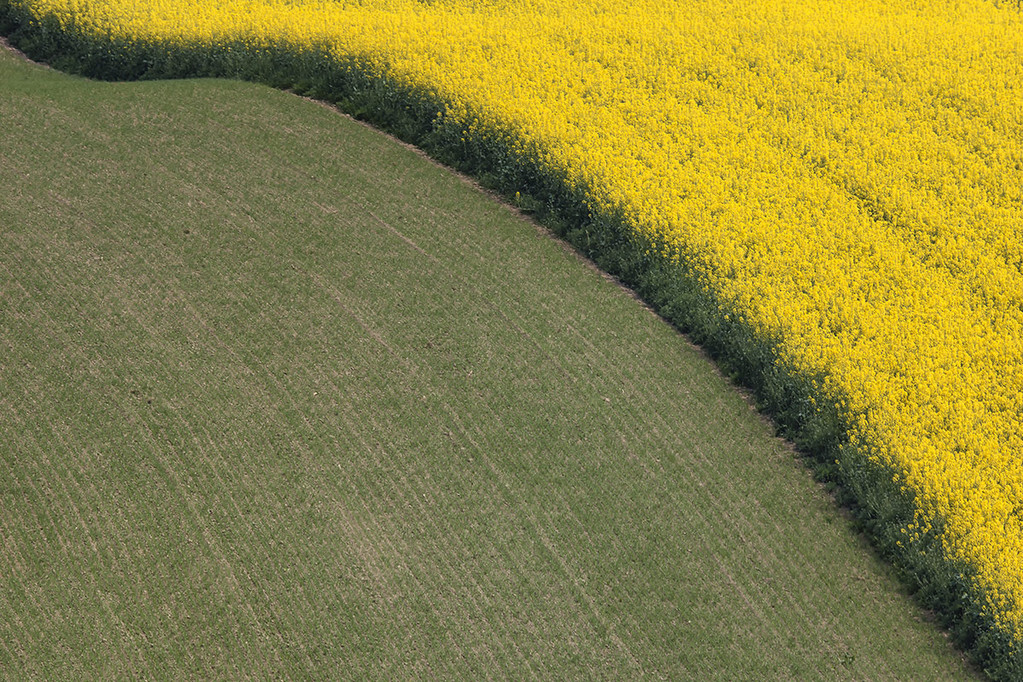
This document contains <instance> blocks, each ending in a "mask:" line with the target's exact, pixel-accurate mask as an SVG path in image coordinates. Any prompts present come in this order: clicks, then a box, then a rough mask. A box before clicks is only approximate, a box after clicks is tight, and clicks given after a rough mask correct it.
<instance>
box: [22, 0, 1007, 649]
mask: <svg viewBox="0 0 1023 682" xmlns="http://www.w3.org/2000/svg"><path fill="white" fill-rule="evenodd" d="M9 1H10V3H11V4H12V5H13V6H19V7H22V8H23V9H24V11H28V12H31V13H33V14H35V15H36V16H42V15H44V14H51V15H53V16H56V17H58V18H60V20H61V22H62V23H63V26H64V28H65V30H68V31H75V32H78V33H81V34H83V35H92V36H97V37H102V38H104V39H110V38H112V39H115V40H119V41H125V42H131V41H137V42H139V43H144V44H150V43H154V42H155V43H165V44H167V45H170V46H174V45H197V46H204V45H225V44H232V45H241V43H246V44H248V45H249V46H250V47H251V48H252V49H257V48H260V47H261V46H267V45H281V44H285V45H291V46H294V47H295V48H296V49H301V48H302V47H306V46H316V47H318V48H319V49H322V50H326V51H327V52H328V53H329V54H333V55H336V56H337V57H338V58H344V57H349V56H352V55H356V56H359V57H360V58H362V59H364V60H365V63H366V65H367V68H370V69H372V70H373V71H374V73H377V74H380V75H386V76H388V77H389V78H390V79H392V81H394V82H398V83H402V84H407V85H411V86H414V87H417V88H421V89H425V90H427V91H429V92H432V93H435V94H436V96H437V98H438V101H439V102H443V103H444V104H443V107H440V106H439V107H438V109H439V111H438V116H440V117H443V118H445V119H446V120H451V119H453V120H456V121H459V122H460V123H462V124H464V125H465V126H466V127H467V129H468V132H467V135H469V136H470V137H471V136H473V135H477V136H483V137H486V136H494V135H496V134H497V133H496V132H495V131H501V134H502V135H503V136H504V137H503V138H502V139H503V140H504V142H505V143H506V144H508V145H511V146H512V147H513V148H514V149H515V151H516V153H517V154H520V155H522V156H523V157H527V158H530V159H533V160H539V162H540V163H541V164H542V166H543V167H545V168H548V169H550V170H551V172H552V173H558V174H561V175H564V176H566V177H568V179H569V183H570V184H572V185H573V186H574V187H577V188H579V189H581V190H583V191H585V192H586V193H587V202H588V204H589V205H590V206H591V208H592V210H593V211H595V212H601V211H622V212H624V214H625V215H627V216H628V220H629V221H630V226H631V228H632V229H634V230H636V231H637V232H640V233H642V234H644V235H646V236H648V237H649V238H651V239H652V241H653V242H654V243H655V244H657V245H659V248H660V249H661V250H662V251H663V253H664V254H666V255H667V256H669V257H671V258H677V259H685V260H686V262H688V263H690V264H691V265H692V266H693V267H695V268H696V270H697V272H698V273H699V276H700V279H701V281H702V282H703V283H704V284H705V285H706V286H707V287H708V288H709V289H710V290H711V291H713V292H714V295H715V296H716V297H717V298H718V299H719V300H720V301H722V304H723V305H722V313H721V314H722V315H725V314H729V315H739V316H741V317H742V319H743V320H745V321H746V322H747V323H749V324H750V325H752V326H753V327H754V328H755V329H756V330H757V331H758V333H759V334H761V335H762V336H763V337H764V338H766V339H770V340H771V341H773V342H776V343H777V344H778V346H777V347H778V349H779V351H780V357H779V359H778V362H780V363H783V364H784V365H785V366H786V367H788V368H790V369H791V370H793V371H795V372H799V373H805V375H806V376H821V377H824V379H823V380H822V382H821V384H820V385H819V387H818V389H819V390H818V393H817V396H816V399H817V400H818V401H819V402H820V403H822V404H823V403H824V402H825V401H827V402H828V403H829V404H832V405H837V406H838V409H839V411H840V413H841V415H842V416H843V418H844V419H845V421H846V422H847V423H848V424H849V425H850V434H849V437H850V440H851V442H852V444H853V445H855V446H856V447H858V448H861V449H862V451H863V452H865V453H866V454H867V456H869V457H871V458H873V459H875V460H877V461H880V462H884V463H887V464H889V465H891V466H893V467H894V468H895V469H896V470H898V471H899V472H901V473H900V481H899V482H900V483H901V484H902V485H904V486H906V488H907V489H908V490H911V491H913V492H914V493H915V494H916V495H917V499H918V501H919V502H918V504H919V508H918V514H917V519H916V521H915V523H914V524H911V525H910V527H908V528H907V529H906V531H907V538H912V537H913V536H914V535H917V534H919V533H922V532H926V531H927V530H929V529H930V527H931V524H932V523H933V522H934V521H935V519H941V520H943V522H944V525H943V526H942V527H943V529H944V530H943V536H942V542H943V545H944V548H945V550H946V552H947V553H948V554H949V555H950V556H952V557H956V558H958V559H962V560H964V561H965V562H967V563H968V564H969V565H970V566H972V567H973V568H974V569H975V572H976V579H977V581H978V587H979V588H980V592H981V593H982V594H985V595H987V596H986V600H987V603H986V604H984V605H983V607H984V608H985V609H986V610H987V612H988V614H989V615H990V616H991V617H992V618H994V620H995V622H996V623H997V624H998V626H999V627H1001V628H1003V629H1004V630H1005V631H1006V632H1008V633H1010V634H1011V635H1012V636H1013V637H1016V638H1017V639H1018V638H1019V637H1020V636H1021V634H1023V527H1021V519H1023V430H1021V426H1023V418H1021V415H1023V13H1021V12H1020V11H1019V10H1018V9H1017V8H1016V7H1015V5H1012V6H1010V5H1007V4H999V3H998V2H996V1H991V0H756V1H755V2H749V1H748V0H743V1H738V0H685V1H681V0H584V1H582V2H579V1H578V0H515V1H514V2H510V1H508V0H475V1H473V0H433V1H430V0H338V1H334V2H331V1H327V0H322V1H314V0H308V1H305V0H224V1H222V2H216V3H213V2H208V1H207V0H203V1H197V0H9Z"/></svg>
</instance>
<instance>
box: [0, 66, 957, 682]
mask: <svg viewBox="0 0 1023 682" xmlns="http://www.w3.org/2000/svg"><path fill="white" fill-rule="evenodd" d="M0 120H2V121H3V122H4V133H3V135H2V136H0V467H2V470H3V472H4V473H3V475H0V677H3V678H6V679H12V680H13V679H27V678H35V679H90V678H117V679H123V678H130V677H143V678H168V679H169V678H192V679H200V678H202V679H245V678H258V679H267V678H273V677H280V678H285V679H288V678H291V679H338V678H359V679H388V680H390V679H408V678H423V677H427V678H430V677H448V678H460V679H477V678H493V677H497V678H504V677H508V678H513V679H524V678H548V679H565V678H575V679H597V678H606V679H637V678H640V677H643V676H648V677H650V678H655V679H656V678H675V679H687V678H692V679H727V680H734V679H798V680H805V679H836V678H841V679H871V680H877V679H899V680H911V679H912V680H945V679H971V677H973V675H974V674H973V673H972V672H971V671H969V670H968V669H967V668H966V666H965V665H964V664H963V662H962V660H961V658H960V656H959V655H957V654H956V653H955V652H954V651H953V650H952V649H951V647H950V646H948V644H947V643H946V642H945V640H944V638H943V637H942V635H940V634H939V633H938V631H937V630H936V629H935V628H934V627H933V626H932V625H931V624H929V623H928V622H926V618H925V617H924V615H923V614H921V613H920V612H919V611H918V610H916V609H915V608H914V607H913V606H912V605H911V603H910V600H909V599H908V598H907V597H905V596H904V595H903V594H901V593H900V590H899V588H898V587H897V586H896V584H895V582H894V581H893V580H892V578H891V576H890V575H888V574H887V572H886V568H885V567H884V566H882V565H880V564H879V563H878V562H877V561H875V560H874V559H873V558H872V557H871V555H870V553H869V552H868V551H866V550H865V547H864V544H863V542H862V541H861V539H860V538H859V537H857V536H856V535H855V534H853V533H852V532H851V531H850V530H849V527H848V524H847V523H846V522H845V521H844V520H843V518H842V516H841V514H840V513H839V512H838V511H836V510H835V508H834V506H833V504H832V503H831V501H830V500H829V499H828V498H827V496H825V495H824V494H822V493H821V491H820V490H819V488H818V486H817V485H816V484H814V483H813V481H812V480H811V478H810V475H809V474H808V473H807V471H806V470H805V468H804V467H803V466H802V465H801V464H800V462H799V461H798V460H797V459H796V456H795V455H794V454H793V453H792V452H791V450H790V449H789V448H788V447H787V446H786V445H785V444H784V443H782V442H780V441H778V440H777V439H775V438H773V437H772V435H771V430H770V427H769V426H768V425H767V424H766V423H764V421H763V420H762V419H761V418H760V417H759V416H758V415H757V414H756V413H755V412H754V411H753V410H752V408H751V407H750V405H749V404H748V402H747V401H746V400H745V399H744V398H743V397H742V396H741V395H740V394H739V393H737V392H736V391H735V390H734V389H733V388H732V387H731V386H730V385H729V384H728V383H727V381H726V380H725V379H723V378H722V377H721V376H720V375H719V374H718V373H717V372H716V371H715V369H714V368H713V366H712V365H711V364H710V363H709V362H708V361H707V360H706V359H705V358H704V357H703V356H702V355H701V354H700V353H699V352H698V351H697V350H695V349H693V348H692V347H691V346H689V345H688V344H687V343H686V342H685V340H684V339H683V338H681V337H680V336H679V335H677V334H676V333H674V332H673V331H672V330H671V329H670V328H669V327H668V326H667V325H665V324H664V323H663V322H661V321H660V320H659V319H658V318H656V317H655V316H654V315H652V314H651V313H649V312H648V311H647V310H646V309H645V308H643V307H642V306H641V305H640V304H638V303H637V302H636V301H635V300H634V299H633V298H631V297H630V296H629V295H628V294H627V293H625V292H624V291H623V290H621V289H620V288H618V287H617V286H616V285H615V284H614V283H612V282H610V281H608V280H607V279H606V278H604V277H603V276H601V275H600V274H599V273H597V272H596V271H594V270H593V269H592V268H590V267H588V266H587V265H586V264H584V263H583V262H582V261H580V260H579V259H578V258H577V257H576V256H575V255H574V254H572V253H570V252H568V251H567V250H566V249H565V248H563V247H562V246H560V245H559V244H558V243H557V242H555V241H554V240H552V239H550V238H548V236H547V235H545V234H544V233H543V232H541V231H540V230H539V229H538V228H536V227H535V226H533V225H532V224H530V223H528V222H527V221H525V220H523V219H522V218H521V217H520V216H518V215H516V214H515V213H514V212H513V211H512V210H510V209H509V208H508V207H506V206H503V205H500V204H498V203H496V202H495V201H493V200H492V199H490V198H489V197H487V196H485V195H483V194H481V193H480V192H479V191H477V190H476V189H475V188H474V187H472V186H470V185H469V184H467V183H466V182H464V181H463V180H461V179H459V178H458V177H456V176H454V175H452V174H450V173H449V172H446V171H444V170H442V169H440V168H437V167H436V166H434V165H432V164H431V163H429V162H427V161H425V160H424V159H423V158H422V157H421V156H419V155H418V154H417V153H416V152H415V151H413V150H410V149H408V148H405V147H402V146H400V145H398V144H396V143H394V142H393V141H392V140H390V139H388V138H386V137H384V136H382V135H380V134H378V133H376V132H374V131H372V130H369V129H367V128H365V127H363V126H360V125H358V124H356V123H353V122H351V121H349V120H347V119H345V118H342V117H340V116H338V115H337V114H336V113H334V112H333V111H331V110H329V109H327V108H325V107H322V106H319V105H317V104H314V103H311V102H308V101H304V100H301V99H299V98H297V97H294V96H291V95H288V94H285V93H281V92H277V91H272V90H269V89H267V88H263V87H258V86H254V85H247V84H241V83H236V82H226V81H194V80H192V81H175V82H158V83H132V84H124V83H113V84H111V83H94V82H89V81H85V80H79V79H72V78H69V77H67V76H64V75H60V74H57V73H54V72H51V71H47V70H45V69H42V68H40V67H36V66H33V65H29V64H26V63H24V62H21V61H19V60H17V59H16V58H15V57H13V56H12V55H10V54H8V53H5V52H0Z"/></svg>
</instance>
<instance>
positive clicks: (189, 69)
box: [0, 4, 1023, 679]
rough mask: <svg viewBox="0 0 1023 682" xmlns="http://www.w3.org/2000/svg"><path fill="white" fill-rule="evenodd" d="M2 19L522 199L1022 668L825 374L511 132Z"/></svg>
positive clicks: (27, 32)
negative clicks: (353, 127)
mask: <svg viewBox="0 0 1023 682" xmlns="http://www.w3.org/2000/svg"><path fill="white" fill-rule="evenodd" d="M0 10H2V11H4V22H5V24H6V25H5V30H7V31H8V32H9V33H11V34H12V37H13V39H14V41H15V43H16V44H17V45H19V46H20V47H22V48H23V49H25V50H26V52H28V53H29V54H30V55H31V56H34V57H36V58H41V59H46V60H49V61H52V62H54V63H55V64H57V65H59V66H61V67H62V68H66V69H72V70H78V71H80V72H82V73H86V74H88V75H91V76H94V77H99V78H108V79H125V78H127V79H131V78H166V77H180V76H194V75H199V76H226V77H232V78H244V79H251V80H257V81H260V82H265V83H269V84H271V85H274V86H276V87H284V88H291V89H295V90H297V91H299V92H303V93H307V94H310V95H311V96H314V97H316V98H319V99H324V100H327V101H330V102H333V103H336V104H337V105H338V106H340V107H341V108H342V109H344V110H346V111H349V112H351V113H353V114H355V115H356V116H359V117H362V118H365V119H368V120H370V121H372V122H374V123H376V124H378V125H380V126H382V127H384V128H386V129H388V130H390V131H392V132H394V133H396V134H397V135H399V136H400V137H402V138H403V139H406V140H408V141H411V142H413V143H414V144H416V145H418V146H420V147H422V148H424V149H426V150H427V151H429V152H430V153H431V154H433V155H435V156H436V157H437V158H439V159H441V160H443V161H444V162H445V163H449V164H451V165H453V166H455V167H457V168H460V169H462V170H465V171H467V172H470V173H472V174H475V175H476V176H477V177H480V178H481V180H482V181H483V182H484V183H485V184H486V185H488V186H491V187H494V188H496V189H499V190H500V191H502V192H505V193H506V194H507V195H508V196H512V193H514V196H515V197H516V200H517V201H519V202H520V203H521V205H522V206H523V207H524V208H526V209H527V210H529V211H531V212H533V213H535V215H536V216H537V217H538V218H540V219H541V220H542V221H544V222H545V223H546V224H548V225H549V226H551V227H552V228H553V229H555V231H557V232H558V233H559V234H560V235H562V236H563V237H565V238H566V239H567V240H568V241H569V242H570V243H572V244H573V245H575V246H576V247H577V248H579V249H580V250H581V251H582V252H584V253H585V254H587V255H588V256H590V257H591V258H593V259H594V261H595V262H596V263H598V264H599V265H600V266H601V267H602V268H604V269H605V270H607V271H608V272H610V273H612V274H613V275H615V276H616V277H618V278H620V279H621V280H622V281H623V282H625V283H627V284H628V285H630V286H632V287H633V288H634V289H635V290H636V291H637V292H638V293H639V294H640V295H641V296H642V297H643V298H644V300H646V301H648V302H649V303H650V304H651V305H652V306H653V307H654V308H655V309H656V310H657V311H658V312H659V313H660V314H661V315H663V316H664V317H665V318H666V319H668V320H670V321H671V322H672V323H673V324H675V325H676V326H677V327H678V328H680V329H682V330H683V331H685V332H687V333H689V334H690V335H691V336H692V337H693V338H694V339H695V340H696V341H697V342H698V343H700V344H702V345H703V346H704V347H705V348H707V349H708V350H709V351H710V352H711V353H712V354H713V355H715V357H717V358H718V359H719V361H720V362H721V363H722V366H723V367H724V368H725V369H726V371H728V372H729V373H730V374H731V375H732V376H733V378H734V379H736V380H737V381H740V382H742V383H744V384H746V385H748V386H750V387H752V388H753V389H754V390H755V392H756V394H757V396H758V398H759V400H760V401H761V407H762V408H763V409H765V410H766V411H768V412H769V413H771V414H772V415H773V416H774V418H775V419H776V421H777V423H778V424H779V426H780V428H781V430H782V432H783V433H784V434H785V435H786V436H787V437H790V438H792V439H793V440H794V441H795V442H796V443H797V444H799V446H800V447H801V448H802V449H803V450H805V451H806V452H808V453H810V454H812V455H813V456H814V457H815V459H816V461H817V462H818V467H817V470H818V473H819V474H820V475H821V476H822V477H823V478H825V479H826V480H829V481H834V482H837V483H838V484H839V486H840V490H841V491H843V494H845V495H846V497H845V498H844V499H845V501H847V502H850V503H852V504H854V505H855V507H856V510H857V513H858V515H859V518H860V520H861V521H862V523H863V524H864V527H865V528H866V529H867V530H868V532H869V534H870V535H871V536H872V537H873V538H874V539H875V541H876V543H877V545H878V547H879V548H880V550H881V552H882V554H884V555H885V556H886V557H887V558H889V559H891V560H892V561H893V562H894V563H895V564H896V565H897V566H900V567H901V569H902V570H903V571H904V573H905V574H906V576H907V580H908V581H909V582H911V583H916V584H917V586H918V587H919V588H920V589H919V591H918V595H919V596H920V599H921V601H922V602H923V603H924V604H925V605H927V606H928V607H932V608H934V609H936V610H937V611H938V612H939V613H940V614H941V615H942V618H943V620H944V622H945V623H946V624H947V625H948V626H949V627H950V628H951V630H952V632H953V634H954V635H955V637H956V639H957V641H958V642H959V643H960V644H961V645H962V646H964V647H965V648H966V649H968V650H971V651H972V652H973V653H974V654H975V655H976V656H977V657H978V659H979V660H980V661H981V662H982V664H983V665H984V666H985V667H986V668H988V669H989V671H990V673H991V674H992V675H993V676H996V677H1001V678H1004V679H1013V678H1014V677H1017V676H1018V673H1019V671H1020V670H1021V669H1023V668H1021V664H1020V659H1019V653H1018V651H1017V649H1016V647H1015V644H1014V639H1013V636H1012V633H1010V632H1008V631H1006V630H1005V629H1003V628H999V627H997V626H996V625H995V622H994V620H993V619H992V616H991V614H990V611H989V610H988V609H987V608H986V605H987V604H988V603H989V602H990V600H991V596H990V595H989V594H987V593H986V592H985V591H984V590H983V589H981V587H980V586H979V584H978V582H977V580H976V579H975V578H974V576H973V574H972V570H971V568H970V567H969V566H968V565H964V564H962V563H960V562H957V561H953V560H951V559H949V558H947V557H943V548H942V546H941V543H940V539H939V538H940V534H941V532H942V528H941V525H940V520H939V519H936V520H935V523H934V524H933V525H932V526H931V527H930V528H929V529H927V531H926V532H923V533H921V534H920V535H919V536H916V537H914V538H913V541H912V542H905V539H906V538H905V535H904V529H906V528H907V527H913V526H914V524H915V523H916V521H917V517H916V509H917V507H916V505H915V504H914V500H913V499H912V496H911V494H909V493H908V491H907V490H906V489H905V488H904V487H903V486H901V485H900V484H899V483H898V474H899V472H898V471H895V470H892V469H888V468H886V467H885V466H883V465H880V464H878V463H877V462H870V461H869V460H868V458H866V457H864V456H863V455H862V454H861V453H860V452H859V451H858V450H857V448H856V447H851V446H850V443H849V442H848V439H847V436H846V433H847V429H846V428H845V427H846V425H845V424H843V423H842V420H841V418H840V417H839V415H838V413H837V411H835V410H832V409H831V408H830V407H824V408H818V407H816V406H815V398H816V391H815V390H814V387H815V386H816V385H817V382H818V381H819V380H820V379H821V377H818V376H807V375H805V374H797V373H794V372H793V371H791V370H790V369H789V368H787V367H785V366H782V365H781V364H780V363H779V362H778V357H779V355H780V354H779V352H778V350H777V348H775V347H774V346H772V345H771V344H769V343H765V340H764V339H763V338H761V337H759V336H758V335H757V334H755V333H754V331H753V330H752V329H751V328H749V327H748V326H746V325H745V324H744V322H743V317H742V315H741V314H740V313H739V311H735V310H730V309H728V308H727V307H726V306H725V305H724V303H723V302H722V301H721V300H719V299H717V298H716V297H715V294H714V293H713V292H712V291H711V290H710V289H709V288H708V287H707V286H706V284H705V282H704V281H702V279H701V278H700V276H699V275H697V274H695V272H696V271H695V270H693V269H690V268H689V267H687V265H686V264H685V263H684V262H683V263H681V264H679V263H677V262H675V261H671V260H667V259H664V258H662V257H660V256H659V255H658V251H659V249H658V247H657V245H656V244H652V243H648V242H645V241H643V240H641V239H640V238H638V237H636V235H635V233H634V232H633V231H632V230H631V229H630V228H629V224H630V221H629V220H627V219H626V218H625V217H624V216H622V215H617V214H615V213H614V212H613V211H612V212H597V211H594V210H593V209H592V206H591V205H590V204H589V203H588V202H587V199H586V198H585V197H586V196H587V195H588V192H587V188H585V187H580V186H579V185H578V184H577V183H573V182H570V181H568V179H567V178H564V177H558V176H557V174H553V173H551V171H550V169H549V168H541V167H539V166H538V165H535V164H534V163H531V162H530V161H529V159H528V158H527V159H523V158H522V157H521V156H519V155H517V154H515V153H513V152H512V150H511V149H510V143H508V142H507V138H506V137H502V136H505V135H506V134H505V133H502V132H501V131H493V130H491V131H489V133H488V134H487V135H482V136H473V135H472V134H468V135H467V133H471V131H469V130H467V129H466V128H465V127H462V126H461V125H458V126H454V127H452V126H450V125H447V123H446V119H445V118H444V117H438V115H437V111H438V110H440V111H443V109H444V106H445V103H444V102H443V101H439V100H437V99H436V98H435V96H434V95H433V94H432V93H430V92H427V91H423V90H422V89H419V88H409V87H407V86H405V85H403V84H402V83H398V82H395V81H393V80H390V79H388V78H387V77H385V76H383V75H382V74H381V73H379V72H378V71H376V70H375V69H373V68H371V67H370V66H369V65H368V63H367V62H365V61H363V60H360V59H358V58H342V59H341V60H338V59H337V58H336V57H334V56H332V57H331V59H329V60H328V59H325V57H326V55H323V54H317V53H316V51H315V50H313V51H308V50H299V49H296V48H295V47H293V46H288V45H281V46H278V47H276V48H271V49H265V48H260V49H259V50H256V51H253V52H246V46H245V44H243V43H236V44H226V45H220V46H218V47H217V48H216V49H213V50H211V49H208V48H205V47H197V48H194V49H187V48H178V47H176V46H166V45H135V46H131V47H128V46H125V45H121V44H118V43H116V42H114V43H95V42H80V40H81V38H80V37H79V36H76V35H75V34H74V32H73V31H65V30H64V27H62V26H60V25H59V24H58V22H55V21H48V20H44V21H42V22H33V21H31V20H24V17H22V18H21V20H20V21H19V17H18V16H17V13H16V12H14V11H13V9H12V6H11V5H10V4H6V5H2V6H0ZM502 139H504V140H505V142H501V140H502ZM467 141H468V143H467ZM811 406H814V407H811Z"/></svg>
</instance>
